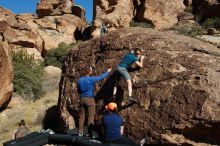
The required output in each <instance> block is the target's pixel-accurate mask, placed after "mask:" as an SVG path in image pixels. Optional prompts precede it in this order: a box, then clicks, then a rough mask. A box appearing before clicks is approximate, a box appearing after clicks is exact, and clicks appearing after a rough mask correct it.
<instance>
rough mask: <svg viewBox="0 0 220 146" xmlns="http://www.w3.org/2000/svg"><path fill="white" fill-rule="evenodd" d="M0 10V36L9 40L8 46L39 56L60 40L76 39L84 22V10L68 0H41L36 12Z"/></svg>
mask: <svg viewBox="0 0 220 146" xmlns="http://www.w3.org/2000/svg"><path fill="white" fill-rule="evenodd" d="M0 11H1V14H0V22H1V23H0V24H1V29H4V30H3V31H2V34H1V38H2V39H4V40H6V41H7V42H8V44H9V49H14V50H18V49H23V50H27V52H28V53H29V54H34V55H35V58H36V59H42V56H44V55H45V53H46V52H47V50H49V49H51V48H56V47H57V46H58V44H59V43H61V42H65V43H67V44H69V43H72V42H74V41H76V40H77V39H79V37H80V36H79V35H80V34H81V33H82V31H83V29H84V28H85V26H86V21H85V18H84V15H85V12H84V10H83V9H82V8H81V7H79V6H73V3H72V1H71V0H65V1H59V0H54V1H51V2H48V1H45V0H41V1H39V3H38V5H37V9H36V12H37V16H36V15H34V14H20V15H16V14H14V13H12V12H11V11H9V10H7V9H5V8H2V7H1V8H0Z"/></svg>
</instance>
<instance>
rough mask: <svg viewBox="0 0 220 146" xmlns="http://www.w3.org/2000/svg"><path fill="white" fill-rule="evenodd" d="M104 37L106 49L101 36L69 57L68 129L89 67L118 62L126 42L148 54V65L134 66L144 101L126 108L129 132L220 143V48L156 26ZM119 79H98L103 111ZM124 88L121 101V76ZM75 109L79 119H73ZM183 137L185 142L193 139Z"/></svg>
mask: <svg viewBox="0 0 220 146" xmlns="http://www.w3.org/2000/svg"><path fill="white" fill-rule="evenodd" d="M104 39H106V40H108V41H107V43H106V44H105V47H103V48H100V47H99V45H100V44H99V39H92V40H90V41H87V42H85V43H82V44H80V45H79V46H76V47H75V48H73V49H72V50H71V51H70V52H69V53H68V56H67V58H66V60H65V62H64V66H63V69H62V76H61V80H60V96H59V102H58V106H59V113H60V118H61V120H62V121H63V123H64V124H66V127H67V128H68V126H72V125H68V124H69V123H71V124H73V123H74V122H76V123H77V110H78V109H77V107H78V99H79V97H78V95H77V92H76V84H75V83H76V81H77V80H78V79H79V77H80V72H81V70H82V69H83V67H85V66H88V65H93V66H95V73H94V75H99V74H101V73H103V72H104V71H106V69H107V68H108V67H109V66H110V67H112V68H116V67H117V64H118V63H119V61H120V59H121V58H122V57H123V55H124V54H125V53H127V52H129V50H126V49H123V46H126V47H140V48H143V55H145V56H146V58H145V60H144V67H143V68H142V69H137V68H133V69H131V70H130V71H131V72H130V74H131V77H132V81H133V90H134V93H133V94H134V95H135V96H136V97H137V98H138V99H139V100H140V103H139V104H137V105H133V106H131V107H130V108H128V109H126V110H124V111H122V112H120V113H121V115H122V116H123V117H124V118H125V120H126V124H125V133H126V134H127V135H128V136H129V137H131V138H132V139H133V140H135V141H137V142H138V141H140V140H141V139H142V138H144V135H145V134H146V136H147V143H161V142H162V143H170V141H172V134H173V135H175V134H181V135H182V136H179V137H184V139H188V141H190V143H193V141H196V142H203V143H210V144H219V143H220V141H219V140H220V136H219V134H218V131H219V130H220V126H219V125H220V106H219V105H220V90H219V87H220V73H219V72H220V65H219V61H220V51H219V49H217V48H216V47H214V46H212V45H210V44H206V43H204V42H202V41H199V40H196V39H192V38H190V37H187V36H181V35H176V34H173V33H168V32H159V31H155V30H153V29H141V28H127V29H119V30H117V31H112V32H110V33H108V34H107V35H105V36H104ZM114 82H115V73H112V74H111V75H110V76H109V77H108V79H105V80H104V81H101V82H99V83H98V84H97V87H96V92H95V93H96V100H97V111H99V110H100V107H101V106H102V99H103V98H110V97H111V96H112V90H113V84H114ZM118 89H119V90H118V93H117V96H118V100H117V102H118V104H119V105H120V103H121V100H124V101H126V97H127V96H128V93H127V85H126V82H125V81H124V80H123V79H120V80H119V83H118ZM71 104H72V105H71ZM71 114H72V115H74V117H75V121H74V122H70V115H71ZM166 134H167V135H166ZM165 135H166V136H165ZM170 137H171V138H170ZM173 137H175V136H173ZM173 141H176V140H173ZM182 141H183V142H180V141H179V142H180V143H182V144H183V143H185V144H186V143H187V140H185V141H184V140H182ZM176 144H178V143H177V142H176Z"/></svg>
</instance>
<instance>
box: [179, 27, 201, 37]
mask: <svg viewBox="0 0 220 146" xmlns="http://www.w3.org/2000/svg"><path fill="white" fill-rule="evenodd" d="M175 29H176V30H177V31H178V32H179V33H180V34H184V35H188V36H191V37H196V36H197V35H202V32H203V30H202V29H201V28H200V27H198V26H192V27H179V28H175Z"/></svg>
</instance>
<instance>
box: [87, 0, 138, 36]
mask: <svg viewBox="0 0 220 146" xmlns="http://www.w3.org/2000/svg"><path fill="white" fill-rule="evenodd" d="M93 9H94V10H93V11H94V17H93V18H94V19H93V27H94V28H93V30H94V31H93V32H92V34H91V35H92V37H96V36H99V35H100V27H101V25H102V23H108V24H109V29H110V30H114V29H118V28H124V27H129V22H131V20H132V18H133V9H134V8H133V1H132V0H114V1H112V0H94V6H93Z"/></svg>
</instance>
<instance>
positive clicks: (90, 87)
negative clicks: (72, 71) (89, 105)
mask: <svg viewBox="0 0 220 146" xmlns="http://www.w3.org/2000/svg"><path fill="white" fill-rule="evenodd" d="M108 74H109V72H105V73H103V74H101V75H100V76H84V77H81V78H80V79H79V80H78V81H77V87H78V93H79V94H80V97H81V98H83V97H91V98H93V96H94V85H95V82H97V81H99V80H102V79H104V78H105V77H106V76H107V75H108Z"/></svg>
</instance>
